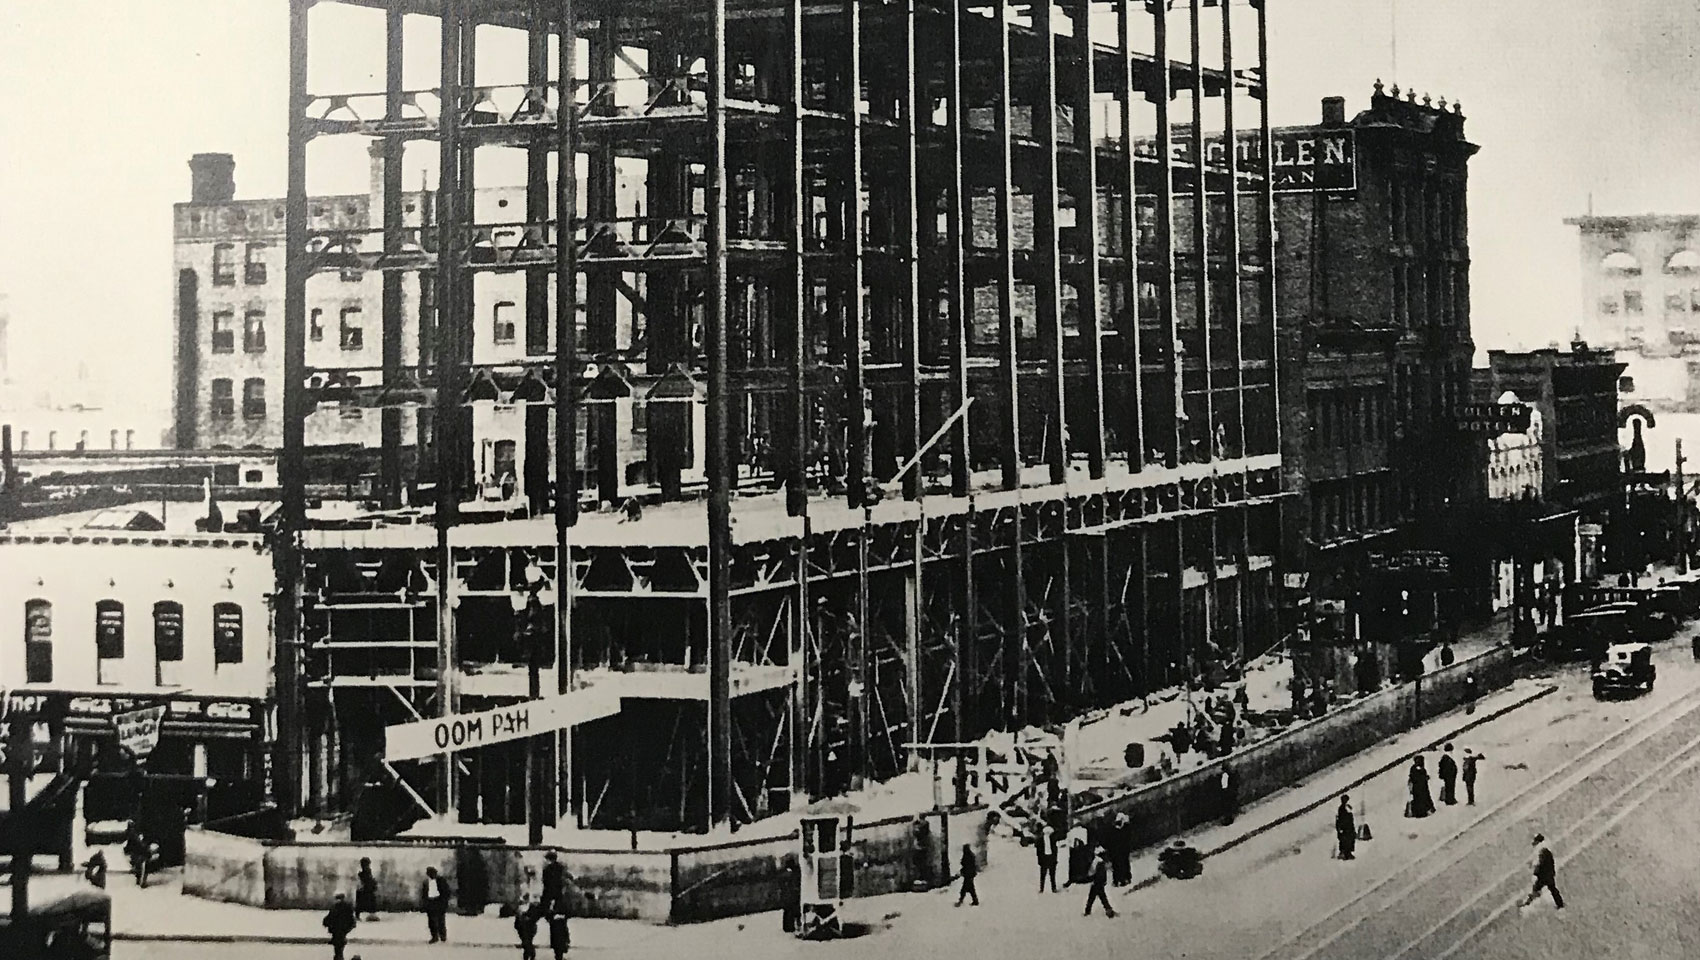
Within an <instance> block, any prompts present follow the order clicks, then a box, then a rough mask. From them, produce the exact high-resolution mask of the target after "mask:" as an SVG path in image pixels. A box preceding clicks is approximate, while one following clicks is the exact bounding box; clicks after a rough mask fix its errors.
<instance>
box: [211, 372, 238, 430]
mask: <svg viewBox="0 0 1700 960" xmlns="http://www.w3.org/2000/svg"><path fill="white" fill-rule="evenodd" d="M207 415H208V416H210V417H212V418H213V419H214V420H229V419H231V418H233V417H235V416H236V394H235V393H234V392H233V390H232V384H231V382H230V381H229V380H226V379H225V378H223V377H220V378H219V379H217V380H214V381H213V382H212V403H211V404H210V405H209V406H208V409H207Z"/></svg>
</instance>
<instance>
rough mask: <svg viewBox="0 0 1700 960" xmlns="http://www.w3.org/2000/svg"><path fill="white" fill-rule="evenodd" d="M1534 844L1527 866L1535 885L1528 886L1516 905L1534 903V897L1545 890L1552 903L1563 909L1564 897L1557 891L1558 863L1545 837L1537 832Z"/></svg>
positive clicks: (1524, 905)
mask: <svg viewBox="0 0 1700 960" xmlns="http://www.w3.org/2000/svg"><path fill="white" fill-rule="evenodd" d="M1534 846H1535V856H1534V859H1533V860H1532V861H1531V863H1530V865H1529V866H1530V871H1531V872H1532V873H1534V875H1535V885H1534V886H1533V887H1532V888H1530V890H1529V895H1528V896H1526V897H1524V898H1523V902H1522V903H1521V904H1518V906H1520V907H1526V906H1528V905H1529V904H1531V903H1534V902H1535V898H1537V897H1539V896H1540V895H1541V891H1542V890H1546V891H1548V892H1549V893H1551V894H1552V905H1553V906H1555V907H1557V908H1558V909H1560V910H1563V909H1564V897H1563V896H1562V895H1561V894H1560V893H1559V892H1558V864H1557V862H1556V861H1554V860H1553V857H1552V850H1551V849H1550V848H1548V847H1547V838H1546V837H1544V836H1542V835H1540V834H1538V833H1537V834H1535V843H1534Z"/></svg>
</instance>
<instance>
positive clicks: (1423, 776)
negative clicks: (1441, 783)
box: [1405, 755, 1434, 818]
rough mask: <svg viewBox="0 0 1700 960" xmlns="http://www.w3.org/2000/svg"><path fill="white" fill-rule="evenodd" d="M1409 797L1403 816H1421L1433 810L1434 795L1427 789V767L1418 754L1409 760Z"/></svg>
mask: <svg viewBox="0 0 1700 960" xmlns="http://www.w3.org/2000/svg"><path fill="white" fill-rule="evenodd" d="M1406 779H1407V781H1408V783H1409V786H1410V792H1411V798H1410V800H1408V801H1406V803H1405V816H1407V817H1416V818H1422V817H1426V816H1428V815H1429V814H1431V813H1433V812H1434V797H1433V796H1432V795H1431V794H1430V793H1429V789H1428V768H1427V767H1424V766H1423V758H1422V756H1421V755H1418V756H1417V758H1416V759H1414V760H1412V761H1411V771H1410V773H1409V774H1408V775H1407V778H1406Z"/></svg>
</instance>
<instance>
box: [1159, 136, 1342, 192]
mask: <svg viewBox="0 0 1700 960" xmlns="http://www.w3.org/2000/svg"><path fill="white" fill-rule="evenodd" d="M1270 141H1271V143H1272V145H1273V147H1274V156H1273V164H1272V165H1273V166H1274V168H1275V190H1276V191H1277V192H1298V191H1307V190H1327V191H1337V190H1338V191H1346V190H1356V189H1357V188H1358V141H1357V131H1355V130H1350V129H1340V130H1333V129H1300V130H1276V131H1273V132H1272V133H1271V134H1270ZM1134 153H1135V154H1136V155H1137V156H1141V157H1145V158H1147V159H1153V160H1154V159H1156V158H1157V141H1156V140H1152V139H1141V140H1137V141H1135V142H1134ZM1235 153H1236V154H1237V155H1238V158H1239V163H1240V169H1241V170H1249V169H1256V168H1257V167H1258V166H1259V165H1260V164H1262V162H1263V137H1262V135H1261V134H1259V133H1257V132H1255V131H1251V132H1243V133H1240V134H1239V135H1238V136H1237V137H1235ZM1204 154H1205V156H1206V157H1208V158H1209V161H1210V163H1211V164H1213V165H1215V164H1225V163H1226V162H1227V155H1226V154H1227V143H1226V142H1225V141H1224V140H1223V138H1222V137H1221V136H1219V135H1218V136H1215V137H1209V136H1207V137H1205V139H1204ZM1170 155H1171V156H1172V157H1173V158H1174V160H1175V162H1176V163H1184V164H1190V163H1192V162H1193V149H1192V136H1191V132H1190V131H1189V130H1188V129H1187V128H1185V127H1177V128H1175V136H1174V141H1173V146H1172V149H1171V150H1170Z"/></svg>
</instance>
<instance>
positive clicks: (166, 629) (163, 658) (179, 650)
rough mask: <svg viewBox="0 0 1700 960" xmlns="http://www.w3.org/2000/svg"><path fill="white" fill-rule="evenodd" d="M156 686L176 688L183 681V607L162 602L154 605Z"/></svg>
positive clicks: (171, 601) (174, 602) (179, 604)
mask: <svg viewBox="0 0 1700 960" xmlns="http://www.w3.org/2000/svg"><path fill="white" fill-rule="evenodd" d="M153 657H154V685H155V686H160V687H175V686H177V685H178V684H179V683H181V681H182V677H181V675H180V674H181V670H182V663H183V605H182V604H181V603H178V602H176V601H175V600H161V601H160V602H158V603H156V604H154V605H153Z"/></svg>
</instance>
